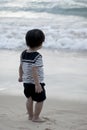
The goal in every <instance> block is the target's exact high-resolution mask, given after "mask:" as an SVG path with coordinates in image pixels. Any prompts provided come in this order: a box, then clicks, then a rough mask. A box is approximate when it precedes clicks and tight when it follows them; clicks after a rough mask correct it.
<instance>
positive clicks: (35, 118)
mask: <svg viewBox="0 0 87 130" xmlns="http://www.w3.org/2000/svg"><path fill="white" fill-rule="evenodd" d="M42 107H43V102H36V104H35V112H34V116H33V120H32V121H37V122H39V121H40V119H39V115H40V113H41V110H42Z"/></svg>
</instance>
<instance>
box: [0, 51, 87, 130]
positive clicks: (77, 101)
mask: <svg viewBox="0 0 87 130" xmlns="http://www.w3.org/2000/svg"><path fill="white" fill-rule="evenodd" d="M41 53H42V54H43V59H44V69H45V82H46V90H47V100H46V101H45V103H44V107H43V110H42V113H41V117H42V118H44V119H45V120H46V122H44V123H34V122H32V121H30V120H28V115H27V114H26V108H25V102H26V98H25V97H24V95H23V87H22V83H18V81H17V79H18V65H19V56H20V51H5V50H4V51H3V50H1V53H0V130H6V129H7V130H87V88H86V85H87V83H86V82H87V79H86V77H87V60H86V59H87V54H86V53H74V52H73V53H69V52H67V53H65V52H56V51H55V52H54V53H53V52H52V51H47V50H41Z"/></svg>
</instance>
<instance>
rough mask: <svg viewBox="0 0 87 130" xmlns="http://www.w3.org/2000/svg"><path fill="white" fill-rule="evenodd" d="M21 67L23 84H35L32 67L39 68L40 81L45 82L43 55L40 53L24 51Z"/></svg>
mask: <svg viewBox="0 0 87 130" xmlns="http://www.w3.org/2000/svg"><path fill="white" fill-rule="evenodd" d="M21 65H22V70H23V77H22V78H23V83H33V84H34V79H33V76H32V67H34V66H36V67H38V69H37V73H38V79H39V83H43V82H44V72H43V61H42V55H41V54H40V53H39V52H28V51H27V50H25V51H23V52H22V54H21Z"/></svg>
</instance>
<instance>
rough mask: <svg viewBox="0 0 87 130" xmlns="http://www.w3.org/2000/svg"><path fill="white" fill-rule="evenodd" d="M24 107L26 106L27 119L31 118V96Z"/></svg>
mask: <svg viewBox="0 0 87 130" xmlns="http://www.w3.org/2000/svg"><path fill="white" fill-rule="evenodd" d="M26 108H27V112H28V114H29V119H30V120H32V118H33V100H32V98H31V97H30V98H28V99H27V102H26Z"/></svg>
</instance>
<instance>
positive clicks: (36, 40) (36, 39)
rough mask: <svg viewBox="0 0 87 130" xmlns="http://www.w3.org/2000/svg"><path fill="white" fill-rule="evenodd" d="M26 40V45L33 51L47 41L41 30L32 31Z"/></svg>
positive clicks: (28, 33)
mask: <svg viewBox="0 0 87 130" xmlns="http://www.w3.org/2000/svg"><path fill="white" fill-rule="evenodd" d="M25 39H26V45H27V46H28V47H30V48H32V49H33V48H37V47H40V46H41V45H42V43H43V42H44V40H45V35H44V33H43V32H42V31H41V30H39V29H32V30H30V31H28V32H27V34H26V37H25Z"/></svg>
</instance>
